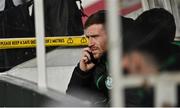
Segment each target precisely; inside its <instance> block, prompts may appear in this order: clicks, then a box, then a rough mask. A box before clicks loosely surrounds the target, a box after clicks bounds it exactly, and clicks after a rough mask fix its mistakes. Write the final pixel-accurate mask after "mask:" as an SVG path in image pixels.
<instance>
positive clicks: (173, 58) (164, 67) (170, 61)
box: [160, 56, 176, 71]
mask: <svg viewBox="0 0 180 108" xmlns="http://www.w3.org/2000/svg"><path fill="white" fill-rule="evenodd" d="M175 62H176V57H175V56H171V57H169V58H168V59H167V60H166V61H165V62H164V63H163V64H162V65H161V67H160V70H161V71H162V70H166V68H167V67H168V66H170V65H172V64H174V63H175Z"/></svg>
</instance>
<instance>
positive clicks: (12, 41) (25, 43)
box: [0, 36, 88, 49]
mask: <svg viewBox="0 0 180 108" xmlns="http://www.w3.org/2000/svg"><path fill="white" fill-rule="evenodd" d="M87 44H88V39H87V38H86V37H85V36H71V37H69V36H68V37H67V36H66V37H45V46H46V47H49V46H69V47H71V46H87ZM35 46H36V39H35V38H4V39H0V49H12V48H33V47H35Z"/></svg>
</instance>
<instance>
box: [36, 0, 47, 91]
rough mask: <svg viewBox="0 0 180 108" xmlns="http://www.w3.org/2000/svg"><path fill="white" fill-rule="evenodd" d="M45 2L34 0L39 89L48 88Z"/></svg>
mask: <svg viewBox="0 0 180 108" xmlns="http://www.w3.org/2000/svg"><path fill="white" fill-rule="evenodd" d="M43 4H44V3H43V0H34V9H35V29H36V30H35V31H36V43H37V46H36V51H37V52H36V55H37V70H38V87H39V88H40V89H46V88H47V75H46V61H45V41H44V40H45V39H44V37H45V32H44V27H45V26H44V6H43Z"/></svg>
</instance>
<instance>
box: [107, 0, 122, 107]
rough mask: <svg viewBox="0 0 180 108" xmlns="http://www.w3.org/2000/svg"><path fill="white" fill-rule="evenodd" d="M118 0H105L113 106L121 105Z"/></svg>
mask: <svg viewBox="0 0 180 108" xmlns="http://www.w3.org/2000/svg"><path fill="white" fill-rule="evenodd" d="M118 1H119V0H106V5H107V13H108V14H107V28H108V37H109V39H108V51H109V53H108V55H109V56H108V57H109V59H108V60H109V66H110V74H111V75H112V79H113V87H112V90H111V99H112V103H111V104H112V106H113V107H120V106H123V91H122V88H121V87H122V86H121V85H120V84H121V83H123V82H122V81H121V80H120V79H121V77H122V72H121V67H120V66H121V62H120V61H121V55H122V54H121V49H120V46H121V43H122V42H121V37H122V36H121V35H120V31H121V29H120V27H119V25H120V23H119V19H120V17H119V15H118V13H119V12H118V10H119V8H118V7H119V6H120V4H119V2H118Z"/></svg>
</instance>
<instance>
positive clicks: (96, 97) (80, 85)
mask: <svg viewBox="0 0 180 108" xmlns="http://www.w3.org/2000/svg"><path fill="white" fill-rule="evenodd" d="M106 75H107V69H106V57H104V56H102V57H101V59H100V60H99V61H98V62H97V64H96V65H95V66H94V68H92V69H91V70H90V71H88V72H83V71H82V70H81V69H80V68H79V64H78V65H77V66H76V67H75V69H74V71H73V74H72V77H71V80H70V83H69V85H68V89H67V91H66V93H67V94H69V95H72V96H75V97H78V98H80V99H82V100H87V101H90V102H91V103H92V105H93V106H106V104H107V103H108V93H107V92H108V90H107V89H106V88H99V87H97V80H98V79H99V77H103V78H106ZM103 78H102V79H103ZM101 87H104V86H101Z"/></svg>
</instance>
